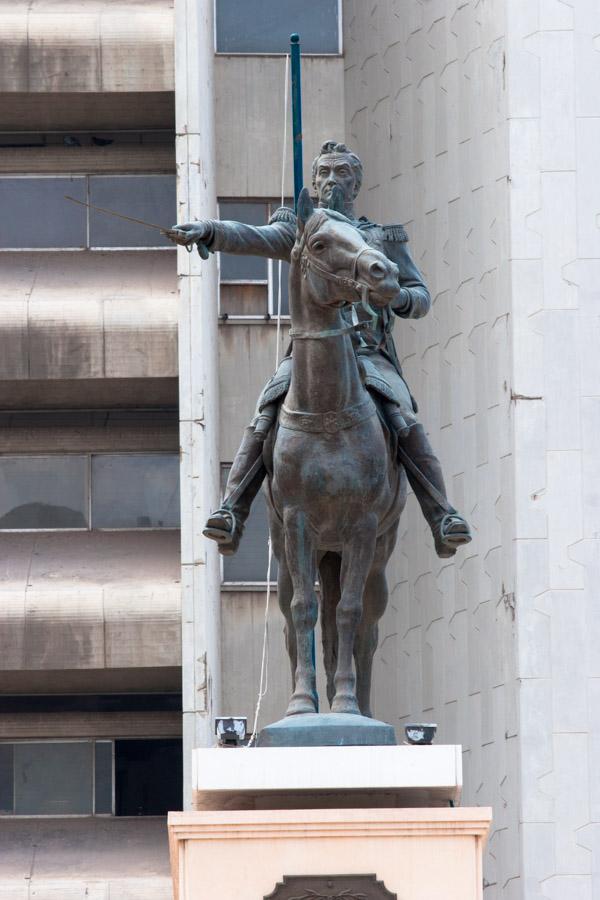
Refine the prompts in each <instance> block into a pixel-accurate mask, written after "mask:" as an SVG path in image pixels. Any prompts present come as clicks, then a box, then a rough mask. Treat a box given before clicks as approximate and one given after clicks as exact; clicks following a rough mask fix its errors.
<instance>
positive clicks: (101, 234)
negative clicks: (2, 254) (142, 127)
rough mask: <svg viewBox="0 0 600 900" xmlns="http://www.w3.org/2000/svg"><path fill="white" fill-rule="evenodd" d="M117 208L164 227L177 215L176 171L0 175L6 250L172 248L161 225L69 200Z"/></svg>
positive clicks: (0, 234)
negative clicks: (149, 225)
mask: <svg viewBox="0 0 600 900" xmlns="http://www.w3.org/2000/svg"><path fill="white" fill-rule="evenodd" d="M65 195H67V196H70V197H73V198H74V199H75V200H79V201H81V202H88V201H89V202H90V203H93V204H95V205H96V206H102V207H106V208H109V209H113V210H115V211H116V212H120V213H123V214H124V215H127V216H132V217H134V218H137V219H143V220H144V221H146V222H151V223H154V224H158V225H161V226H165V227H167V228H168V227H170V226H171V225H173V224H174V222H175V221H176V218H177V204H176V195H175V176H174V175H81V176H76V175H74V176H72V177H56V176H53V175H52V176H41V175H40V176H35V177H34V176H14V177H3V178H0V207H1V208H2V209H9V210H11V215H10V216H5V217H3V218H2V219H0V249H2V250H15V249H17V250H19V249H28V250H57V249H62V250H80V249H89V250H91V249H116V248H119V249H132V248H136V247H137V248H160V247H169V248H173V246H174V245H173V244H172V242H171V241H170V240H169V239H168V238H166V237H165V236H164V235H163V234H161V233H160V231H159V230H158V229H152V228H146V227H144V226H143V225H136V224H134V223H133V222H125V221H123V220H122V219H118V218H116V217H114V216H108V215H105V214H103V213H100V212H95V211H93V210H90V209H87V208H85V207H83V206H79V205H77V204H76V203H70V202H69V201H68V200H65Z"/></svg>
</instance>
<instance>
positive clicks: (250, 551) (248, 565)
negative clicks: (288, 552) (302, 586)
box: [221, 465, 277, 583]
mask: <svg viewBox="0 0 600 900" xmlns="http://www.w3.org/2000/svg"><path fill="white" fill-rule="evenodd" d="M230 469H231V466H230V465H223V466H221V483H222V486H223V492H225V485H226V483H227V476H228V475H229V470H230ZM268 540H269V519H268V514H267V501H266V499H265V495H264V493H263V492H262V491H259V493H258V495H257V497H256V499H255V501H254V503H253V504H252V510H251V512H250V515H249V516H248V521H247V522H246V527H245V529H244V535H243V537H242V540H241V541H240V546H239V549H238V551H237V553H235V554H234V555H233V556H224V557H223V581H224V582H258V583H260V582H266V580H267V566H268V561H269V549H268ZM276 580H277V560H276V559H273V562H272V563H271V581H276Z"/></svg>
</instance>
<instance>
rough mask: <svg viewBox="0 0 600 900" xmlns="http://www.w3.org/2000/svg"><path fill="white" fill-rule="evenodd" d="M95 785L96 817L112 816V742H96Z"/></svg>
mask: <svg viewBox="0 0 600 900" xmlns="http://www.w3.org/2000/svg"><path fill="white" fill-rule="evenodd" d="M95 757H96V759H95V783H94V793H95V802H94V811H95V813H96V815H99V816H101V815H110V814H111V813H112V811H113V808H112V793H113V790H112V787H113V743H112V741H96V743H95Z"/></svg>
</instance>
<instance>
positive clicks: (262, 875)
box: [169, 746, 491, 900]
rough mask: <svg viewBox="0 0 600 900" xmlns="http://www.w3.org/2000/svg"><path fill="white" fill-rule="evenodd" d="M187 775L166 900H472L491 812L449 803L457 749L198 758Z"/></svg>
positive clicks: (175, 816)
mask: <svg viewBox="0 0 600 900" xmlns="http://www.w3.org/2000/svg"><path fill="white" fill-rule="evenodd" d="M193 778H194V785H195V802H196V807H197V809H196V811H194V812H185V813H171V814H170V815H169V840H170V848H171V866H172V872H173V883H174V889H175V898H176V900H212V898H213V897H214V896H217V895H218V897H219V900H240V898H243V900H263V898H268V897H270V896H272V897H273V898H274V900H278V898H279V897H281V898H282V900H285V898H287V897H288V896H311V897H312V896H314V897H315V900H321V897H327V898H328V900H330V898H334V897H336V896H340V897H341V896H344V897H349V896H352V895H353V894H352V891H350V893H348V890H349V887H348V886H349V885H350V886H352V884H353V883H356V891H355V893H356V896H359V895H360V896H364V897H365V898H366V900H371V897H373V898H376V897H380V896H381V897H383V896H386V897H394V896H396V898H398V900H407V898H410V900H432V898H436V900H437V898H438V897H440V898H441V897H443V898H444V900H481V897H482V874H481V855H482V846H483V843H484V841H485V838H486V835H487V831H488V828H489V824H490V821H491V811H490V810H489V809H483V808H482V809H479V808H477V809H462V808H457V807H456V806H452V805H450V804H451V803H457V802H458V800H459V798H460V788H461V783H462V777H461V768H460V748H459V747H444V746H434V747H408V746H400V747H320V748H312V747H301V748H264V749H261V748H253V749H251V750H247V749H227V750H225V749H215V750H196V751H194V762H193ZM307 876H308V878H307ZM314 876H323V878H324V879H325V881H324V882H323V881H322V880H321V881H320V882H318V880H315V878H314ZM311 879H312V880H311ZM319 883H320V884H321V885H323V884H325V885H329V887H326V888H319V890H316V888H315V886H316V885H318V884H319ZM290 884H292V885H293V888H294V889H293V890H292V891H291V892H290V890H289V885H290ZM311 890H312V891H314V894H311V893H310V891H311ZM344 891H346V893H344ZM303 892H304V893H303ZM336 892H337V893H336ZM361 892H362V893H361ZM377 892H379V893H377Z"/></svg>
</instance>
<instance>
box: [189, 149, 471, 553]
mask: <svg viewBox="0 0 600 900" xmlns="http://www.w3.org/2000/svg"><path fill="white" fill-rule="evenodd" d="M312 176H313V186H314V188H315V190H316V193H317V198H318V202H319V206H321V207H329V206H330V205H333V204H334V203H335V204H336V206H337V209H338V212H341V213H343V214H344V215H345V216H346V217H347V218H348V219H349V220H350V221H351V223H352V224H353V225H354V226H355V227H356V228H357V229H358V230H359V231H360V232H361V234H362V236H363V237H364V238H365V240H366V241H367V243H368V244H370V245H371V246H372V247H375V248H376V249H377V250H380V251H381V252H382V253H384V254H385V255H386V256H387V257H388V258H389V259H391V260H392V261H393V262H395V263H396V265H397V266H398V269H399V282H400V287H401V290H400V293H399V295H398V299H397V300H396V301H394V303H393V304H392V305H391V307H390V308H388V307H385V308H384V309H381V310H378V313H377V320H376V323H375V324H374V325H373V324H372V323H371V324H367V325H366V326H364V327H363V328H362V330H361V331H360V337H358V333H357V337H356V338H355V347H356V353H357V356H358V359H359V364H360V366H361V370H362V373H363V378H364V382H365V385H366V386H367V387H368V388H369V389H370V390H371V391H372V392H374V393H376V394H377V395H378V399H379V400H381V399H382V398H383V403H382V404H380V405H382V406H383V410H384V415H385V418H386V421H387V424H388V426H389V427H390V429H391V430H392V432H393V433H394V434H395V436H396V439H397V441H398V456H399V459H400V461H401V462H402V463H403V465H404V467H405V470H406V474H407V476H408V480H409V482H410V485H411V487H412V489H413V491H414V493H415V495H416V497H417V500H418V501H419V505H420V507H421V510H422V512H423V515H424V516H425V519H426V520H427V522H428V524H429V526H430V528H431V532H432V534H433V538H434V541H435V549H436V552H437V554H438V556H440V557H443V558H448V557H451V556H454V554H455V553H456V550H457V548H458V547H459V546H460V545H461V544H467V543H468V542H469V541H470V540H471V533H470V529H469V525H468V523H467V521H466V520H465V519H464V518H463V516H461V515H460V514H459V513H458V512H457V511H456V510H455V509H454V507H452V506H451V505H450V503H449V502H448V500H447V497H446V488H445V485H444V478H443V475H442V469H441V466H440V463H439V461H438V459H437V458H436V456H435V454H434V452H433V450H432V448H431V445H430V443H429V440H428V438H427V435H426V434H425V430H424V428H423V426H422V425H421V423H420V422H419V421H418V420H417V418H416V413H417V406H416V403H415V402H414V400H413V398H412V396H411V394H410V391H409V390H408V387H407V385H406V382H405V381H404V378H403V377H402V370H401V368H400V363H399V361H398V356H397V353H396V348H395V346H394V341H393V338H392V328H393V325H394V317H393V315H392V313H393V314H395V315H397V316H400V317H401V318H403V319H409V318H412V319H419V318H421V316H424V315H426V313H427V312H429V308H430V305H431V300H430V297H429V291H428V290H427V288H426V287H425V285H424V283H423V279H422V277H421V274H420V272H419V270H418V269H417V267H416V266H415V264H414V262H413V260H412V258H411V256H410V253H409V252H408V247H407V240H408V238H407V236H406V232H405V231H404V228H403V227H402V225H376V224H375V223H373V222H370V221H369V220H368V219H366V218H364V217H361V218H360V219H359V218H357V217H356V215H355V212H354V200H355V198H356V196H357V194H358V192H359V190H360V187H361V183H362V163H361V161H360V159H359V158H358V156H356V154H354V153H352V152H351V151H350V150H349V149H348V148H347V147H346V146H345V144H340V143H337V142H336V141H326V142H325V143H324V144H323V146H322V147H321V149H320V151H319V155H318V156H317V157H316V159H315V160H314V162H313V166H312ZM340 197H341V198H343V199H342V202H341V203H340ZM175 228H176V230H177V232H178V234H177V235H176V236H174V237H173V239H174V240H175V241H176V242H177V243H179V244H184V245H188V246H189V245H192V244H195V243H197V242H200V243H201V244H203V245H204V246H205V247H208V249H209V250H211V251H216V250H220V251H223V252H226V253H238V254H247V255H253V256H266V257H271V258H272V259H282V260H285V261H288V262H289V259H290V253H291V250H292V248H293V246H294V243H295V240H296V217H295V214H294V212H293V211H292V210H291V209H287V208H286V207H281V208H280V209H278V210H276V211H275V213H274V214H273V215H272V216H271V219H270V221H269V224H268V225H265V226H260V227H257V226H252V225H244V224H242V223H240V222H225V221H219V220H215V219H210V220H207V221H202V222H194V223H191V224H187V225H179V226H175ZM390 310H391V311H390ZM344 315H345V316H346V317H347V318H348V319H349V320H350V322H351V321H352V315H353V312H352V310H351V309H350V308H348V310H344ZM354 315H355V316H356V313H354ZM290 378H291V358H290V356H289V355H288V356H286V358H285V359H283V360H282V362H281V364H280V366H279V368H278V370H277V372H276V373H275V375H273V377H272V378H271V379H270V380H269V382H268V383H267V385H266V386H265V388H264V390H263V392H262V394H261V396H260V398H259V401H258V405H257V409H256V413H255V416H254V418H253V419H252V422H251V423H250V424H249V425H248V427H247V428H246V430H245V432H244V437H243V439H242V443H241V446H240V448H239V450H238V452H237V455H236V458H235V460H234V462H233V465H232V468H231V471H230V474H229V479H228V481H227V489H226V495H225V499H224V501H223V504H222V506H221V508H220V509H218V510H217V511H216V512H214V513H213V514H212V515H211V516H210V517H209V519H208V521H207V523H206V528H205V529H204V534H205V535H206V536H207V537H209V538H211V539H212V540H215V541H217V542H218V543H219V550H220V552H221V553H223V554H225V555H230V554H232V553H235V551H236V550H237V548H238V545H239V542H240V538H241V536H242V533H243V529H244V524H245V522H246V519H247V517H248V514H249V512H250V507H251V505H252V502H253V500H254V498H255V496H256V494H257V493H258V491H259V489H260V486H261V484H262V481H263V479H264V476H265V474H266V470H265V468H264V465H263V463H262V450H263V443H264V440H265V438H266V436H267V435H268V433H269V431H270V429H271V427H272V426H273V424H274V422H275V420H276V418H277V411H278V407H279V403H280V401H281V400H282V398H283V397H284V396H285V394H286V392H287V389H288V387H289V384H290Z"/></svg>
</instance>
